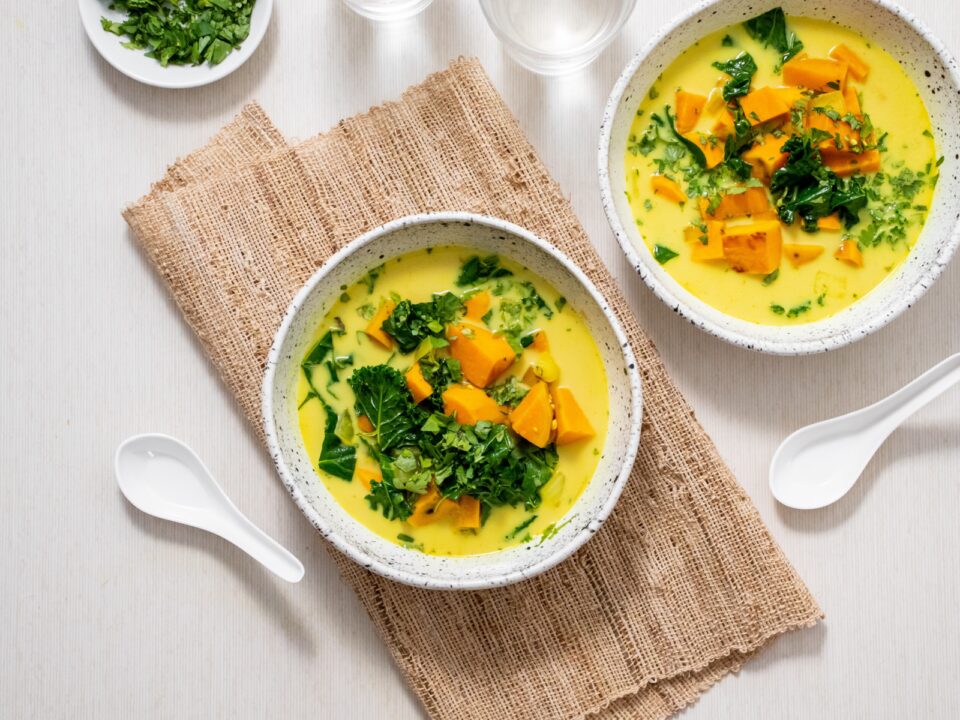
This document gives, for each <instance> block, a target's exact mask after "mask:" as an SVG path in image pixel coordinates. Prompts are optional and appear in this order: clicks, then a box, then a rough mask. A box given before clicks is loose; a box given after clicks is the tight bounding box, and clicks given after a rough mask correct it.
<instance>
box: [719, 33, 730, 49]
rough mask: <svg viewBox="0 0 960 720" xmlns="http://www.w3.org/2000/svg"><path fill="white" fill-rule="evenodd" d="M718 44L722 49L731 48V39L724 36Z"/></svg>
mask: <svg viewBox="0 0 960 720" xmlns="http://www.w3.org/2000/svg"><path fill="white" fill-rule="evenodd" d="M720 44H721V45H723V46H724V47H733V38H732V37H730V36H729V35H724V36H723V39H722V40H720Z"/></svg>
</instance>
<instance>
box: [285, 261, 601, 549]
mask: <svg viewBox="0 0 960 720" xmlns="http://www.w3.org/2000/svg"><path fill="white" fill-rule="evenodd" d="M341 292H342V295H341V296H340V299H339V301H338V302H337V303H336V304H335V305H334V306H333V308H332V309H331V310H330V312H329V314H328V315H327V316H326V317H324V318H321V319H318V326H317V329H316V333H315V337H314V342H313V343H312V347H311V350H310V351H309V352H308V353H307V355H306V356H305V357H304V359H303V372H301V374H300V377H299V380H298V385H297V389H296V391H297V397H298V402H299V405H300V410H299V419H300V429H301V432H302V434H303V440H304V443H305V446H306V449H307V453H308V455H309V456H310V459H311V462H312V464H313V466H314V467H315V468H316V469H317V472H318V475H319V478H320V480H321V481H322V482H323V483H324V485H325V486H326V487H327V489H328V490H329V491H330V493H331V494H332V495H333V496H334V497H335V498H336V499H337V501H338V502H339V503H340V504H341V505H342V506H343V508H344V509H345V510H346V511H347V512H348V513H350V515H352V516H353V517H354V518H356V519H357V520H358V521H360V522H361V523H363V524H364V525H365V526H366V527H368V528H369V529H370V530H372V531H373V532H375V533H377V534H378V535H380V536H382V537H384V538H386V539H388V540H390V541H393V542H396V543H398V544H401V545H405V546H407V547H410V548H412V549H415V550H420V551H422V552H425V553H430V554H436V555H469V554H477V553H485V552H491V551H495V550H500V549H503V548H506V547H509V546H512V545H517V544H520V543H524V542H539V541H540V539H541V538H543V537H545V536H546V537H549V536H550V535H551V534H552V533H554V532H555V531H556V530H557V529H558V528H559V527H560V526H561V525H562V524H563V523H564V522H565V521H564V515H566V514H567V512H568V511H569V509H570V507H571V506H572V505H573V503H574V502H575V501H576V499H577V498H578V496H579V495H580V493H581V491H582V490H583V488H584V487H585V485H586V484H587V482H588V481H589V480H590V478H591V477H592V475H593V473H594V471H595V469H596V467H597V462H598V461H599V458H600V452H601V450H602V448H603V445H604V440H605V436H606V428H607V423H608V410H609V408H608V399H607V382H606V375H605V372H604V366H603V361H602V359H601V357H600V353H599V351H598V350H597V347H596V344H595V343H594V341H593V338H592V337H591V336H590V333H589V332H588V330H587V328H586V326H585V324H584V322H583V319H582V318H581V316H580V315H579V314H578V313H577V311H576V309H575V308H573V307H571V306H570V305H569V304H568V303H567V302H566V300H565V299H564V298H562V297H560V296H559V295H558V293H557V292H556V290H555V289H554V288H552V287H551V286H550V285H549V284H547V283H546V282H544V281H543V280H542V279H540V278H538V277H536V276H535V275H533V274H531V273H530V272H529V271H527V270H526V269H524V268H521V267H518V266H517V265H515V264H513V263H510V262H506V261H504V260H502V259H500V258H497V257H496V256H490V257H486V258H480V257H478V256H476V255H475V254H474V253H472V252H471V251H470V250H468V249H465V248H458V247H443V248H434V249H431V250H424V251H419V252H414V253H410V254H406V255H402V256H400V257H397V258H394V259H392V260H390V261H388V262H387V263H386V264H385V265H383V266H381V267H378V268H375V269H374V270H373V271H371V273H369V274H368V275H367V276H366V277H364V278H362V279H361V280H360V281H359V282H357V283H356V284H355V285H353V286H350V287H346V286H344V287H342V288H341Z"/></svg>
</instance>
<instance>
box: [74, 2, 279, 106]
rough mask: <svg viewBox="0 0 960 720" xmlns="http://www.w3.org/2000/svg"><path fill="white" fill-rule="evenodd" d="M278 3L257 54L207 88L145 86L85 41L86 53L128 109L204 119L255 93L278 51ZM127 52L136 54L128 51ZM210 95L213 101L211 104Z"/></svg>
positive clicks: (108, 85)
mask: <svg viewBox="0 0 960 720" xmlns="http://www.w3.org/2000/svg"><path fill="white" fill-rule="evenodd" d="M280 5H281V3H276V5H275V7H274V11H273V13H274V17H273V18H271V20H270V25H269V26H267V32H266V34H265V35H264V37H263V40H262V41H261V43H260V46H259V47H258V48H257V50H256V52H254V53H253V55H251V56H250V58H249V59H248V60H247V61H246V62H245V63H244V64H243V65H241V66H240V67H239V68H237V69H236V70H235V71H234V72H233V73H231V74H230V75H228V76H227V77H225V78H223V79H222V80H218V81H216V82H214V83H212V84H210V85H204V86H202V87H196V88H182V89H175V90H174V89H168V88H157V87H152V86H150V85H145V84H143V83H141V82H138V81H137V80H134V79H133V78H129V77H127V76H126V75H124V74H123V73H121V72H120V71H119V70H117V69H115V68H114V67H113V66H112V65H110V63H108V62H107V61H106V60H104V59H103V58H102V57H101V56H100V53H98V52H97V50H96V48H95V47H94V46H93V43H90V42H87V43H85V45H86V51H87V53H88V54H89V55H90V57H91V58H92V60H93V63H92V64H93V65H94V67H96V69H97V73H98V74H99V77H100V80H101V81H102V82H103V84H104V85H105V86H106V87H107V88H108V89H109V90H110V92H112V93H113V94H114V95H115V96H117V97H118V98H119V99H120V100H121V101H122V102H123V104H124V105H125V106H126V107H128V108H129V109H130V110H132V111H134V112H136V113H138V114H140V115H143V116H146V117H150V118H155V119H158V120H166V121H190V120H194V121H195V120H207V119H210V118H216V117H220V116H222V115H223V114H224V112H226V111H229V110H236V109H239V107H240V106H241V105H242V104H243V103H245V102H246V101H247V100H249V99H250V98H252V97H254V96H255V95H256V93H257V88H258V87H259V85H260V82H261V81H262V80H263V78H264V76H265V75H266V72H267V69H268V68H269V67H270V64H271V62H272V61H273V57H274V55H275V53H276V48H277V34H278V31H277V26H278V21H277V17H276V15H277V13H278V12H280V11H281V8H280ZM130 52H138V51H135V50H131V51H130ZM211 96H213V97H216V99H217V101H216V102H210V98H211Z"/></svg>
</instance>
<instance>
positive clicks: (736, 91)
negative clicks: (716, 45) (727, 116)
mask: <svg viewBox="0 0 960 720" xmlns="http://www.w3.org/2000/svg"><path fill="white" fill-rule="evenodd" d="M713 66H714V67H715V68H716V69H717V70H720V71H721V72H725V73H726V74H727V75H729V76H730V80H729V81H728V82H727V84H726V85H724V86H723V99H724V100H726V101H727V102H730V101H731V100H733V99H734V98H738V97H741V96H743V95H746V94H747V93H748V92H750V81H751V80H753V76H754V74H755V73H756V72H757V63H755V62H754V60H753V56H752V55H751V54H750V53H748V52H742V53H740V54H738V55H737V56H736V57H733V58H731V59H730V60H727V61H726V62H715V63H714V64H713Z"/></svg>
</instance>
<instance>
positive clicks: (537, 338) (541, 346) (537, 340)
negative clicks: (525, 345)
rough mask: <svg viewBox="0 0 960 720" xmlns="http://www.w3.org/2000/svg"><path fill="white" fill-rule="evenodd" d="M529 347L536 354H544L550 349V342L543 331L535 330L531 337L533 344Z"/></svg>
mask: <svg viewBox="0 0 960 720" xmlns="http://www.w3.org/2000/svg"><path fill="white" fill-rule="evenodd" d="M530 347H531V348H533V349H534V350H536V351H538V352H546V351H547V350H549V349H550V341H549V340H548V339H547V333H546V331H545V330H537V331H536V332H535V333H534V335H533V342H532V343H530Z"/></svg>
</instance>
